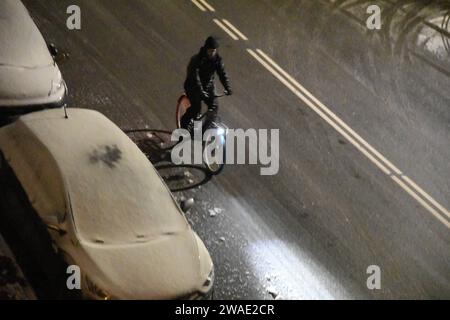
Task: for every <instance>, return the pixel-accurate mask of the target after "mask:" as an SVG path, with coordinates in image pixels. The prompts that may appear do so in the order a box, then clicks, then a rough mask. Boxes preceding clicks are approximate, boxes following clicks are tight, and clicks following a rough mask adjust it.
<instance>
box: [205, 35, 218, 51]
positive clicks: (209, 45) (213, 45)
mask: <svg viewBox="0 0 450 320" xmlns="http://www.w3.org/2000/svg"><path fill="white" fill-rule="evenodd" d="M218 47H219V42H218V41H217V39H216V38H214V37H211V36H210V37H208V39H206V41H205V48H206V49H217V48H218Z"/></svg>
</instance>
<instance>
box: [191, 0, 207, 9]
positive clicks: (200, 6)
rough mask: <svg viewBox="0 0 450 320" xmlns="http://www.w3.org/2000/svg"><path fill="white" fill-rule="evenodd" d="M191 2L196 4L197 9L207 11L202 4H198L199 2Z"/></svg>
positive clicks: (193, 0) (194, 0)
mask: <svg viewBox="0 0 450 320" xmlns="http://www.w3.org/2000/svg"><path fill="white" fill-rule="evenodd" d="M191 2H192V3H193V4H195V5H196V6H197V8H199V9H200V10H201V11H206V9H205V7H203V6H202V5H201V4H200V3H198V1H197V0H191Z"/></svg>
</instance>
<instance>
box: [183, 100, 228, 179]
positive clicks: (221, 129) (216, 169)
mask: <svg viewBox="0 0 450 320" xmlns="http://www.w3.org/2000/svg"><path fill="white" fill-rule="evenodd" d="M224 96H226V94H220V95H215V96H214V98H221V97H224ZM190 107H191V102H190V101H189V98H188V97H187V95H186V93H183V94H182V95H181V96H180V97H179V98H178V101H177V108H176V115H175V116H176V125H177V129H180V128H181V118H182V117H183V115H184V114H185V113H186V111H187V110H188V109H189V108H190ZM209 112H210V111H209V110H208V111H206V112H205V113H203V114H202V115H201V116H200V117H198V118H197V119H195V120H197V121H198V120H200V121H202V128H203V129H213V130H215V133H214V136H215V137H219V144H217V145H216V147H215V148H214V149H212V150H211V158H212V159H209V157H208V150H209V149H210V148H208V146H209V145H210V144H211V143H213V142H215V141H213V140H212V139H209V138H208V139H206V141H203V142H202V153H203V157H202V158H203V162H204V164H205V166H206V168H207V170H208V172H209V173H210V174H212V175H217V174H219V173H220V172H221V171H222V170H223V168H224V167H225V159H226V139H227V134H228V127H227V126H226V125H225V124H224V123H223V122H220V121H212V122H211V124H210V125H209V126H208V128H204V125H205V122H206V121H207V120H208V119H207V118H208V114H209ZM219 148H220V149H221V150H222V159H221V160H222V161H220V159H219V161H215V160H216V154H217V152H218V150H219Z"/></svg>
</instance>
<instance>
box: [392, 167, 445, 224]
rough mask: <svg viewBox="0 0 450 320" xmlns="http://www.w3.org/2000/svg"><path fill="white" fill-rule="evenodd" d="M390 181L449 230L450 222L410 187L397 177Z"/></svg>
mask: <svg viewBox="0 0 450 320" xmlns="http://www.w3.org/2000/svg"><path fill="white" fill-rule="evenodd" d="M391 178H392V180H394V181H395V182H397V183H398V185H399V186H400V187H402V188H403V189H404V190H405V191H406V192H408V193H409V195H410V196H411V197H413V198H414V199H416V200H417V201H418V202H419V203H420V204H421V205H422V206H423V207H424V208H425V209H427V210H428V211H429V212H431V214H432V215H434V216H435V217H436V218H437V219H438V220H439V221H441V222H442V223H443V224H444V225H445V226H446V227H447V228H449V229H450V222H448V221H447V220H446V219H445V218H444V217H443V216H442V215H440V214H439V213H438V212H436V210H434V209H433V208H432V207H430V206H429V205H428V203H426V202H425V201H424V200H423V199H422V198H421V197H419V196H418V195H417V193H415V192H414V191H413V190H411V188H410V187H408V186H407V185H406V184H404V183H403V181H401V180H400V179H399V178H398V177H396V176H392V177H391Z"/></svg>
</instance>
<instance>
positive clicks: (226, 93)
mask: <svg viewBox="0 0 450 320" xmlns="http://www.w3.org/2000/svg"><path fill="white" fill-rule="evenodd" d="M224 93H225V95H226V96H231V95H232V94H233V91H231V89H230V88H228V89H225V91H224Z"/></svg>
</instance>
